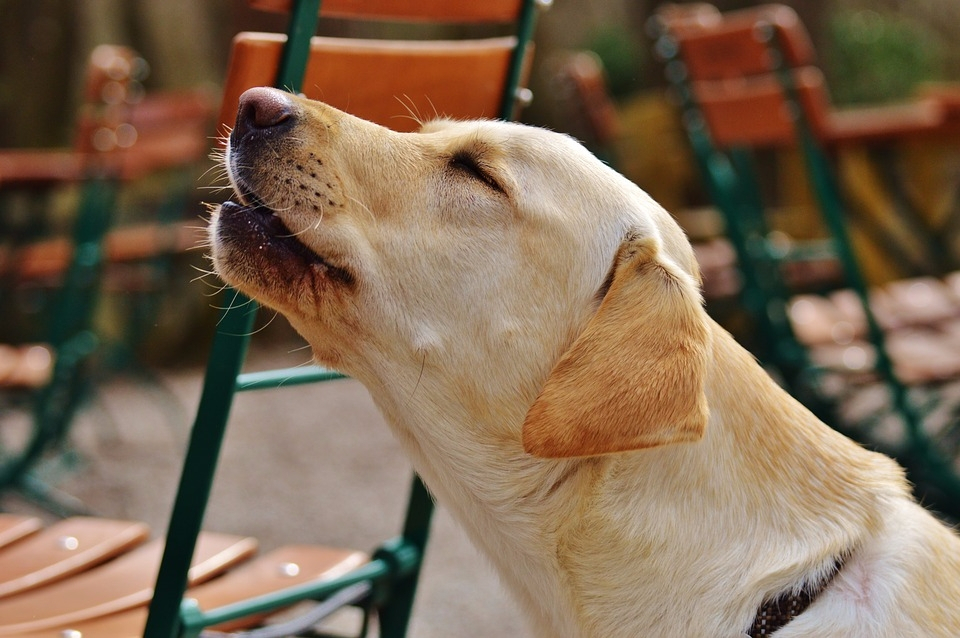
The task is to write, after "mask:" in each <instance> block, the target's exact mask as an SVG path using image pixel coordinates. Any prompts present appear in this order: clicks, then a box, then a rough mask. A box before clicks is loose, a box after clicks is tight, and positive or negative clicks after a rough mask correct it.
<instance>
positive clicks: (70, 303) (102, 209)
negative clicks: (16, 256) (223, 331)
mask: <svg viewBox="0 0 960 638" xmlns="http://www.w3.org/2000/svg"><path fill="white" fill-rule="evenodd" d="M142 62H143V61H142V60H140V59H139V58H138V57H136V54H135V52H133V51H132V50H130V49H127V48H125V47H117V46H111V45H103V46H100V47H98V48H97V49H95V50H94V52H93V53H92V54H91V63H90V67H89V70H88V77H87V87H86V98H85V103H84V105H83V108H82V110H81V116H80V119H79V122H78V132H77V141H76V144H75V147H74V149H71V150H67V151H49V152H48V151H13V152H9V153H7V154H6V156H5V157H6V159H7V161H8V164H9V165H10V166H11V174H9V175H7V174H2V173H0V180H2V181H3V182H4V186H7V185H10V186H12V187H15V188H19V187H23V188H27V189H37V188H41V189H49V188H51V187H54V186H57V185H61V184H63V183H79V185H80V193H79V202H78V205H77V209H76V216H75V219H74V226H73V232H72V234H71V238H70V244H71V248H72V254H71V256H70V258H69V262H68V263H67V265H66V268H65V271H64V272H63V275H62V277H61V279H60V281H59V282H58V285H57V289H56V292H55V295H54V299H53V301H52V303H51V304H50V305H49V307H48V308H47V309H46V310H45V317H46V325H44V326H43V336H44V337H45V343H44V345H45V346H46V347H49V349H50V350H51V354H52V358H53V362H54V363H53V369H52V374H51V377H50V380H49V381H48V382H47V383H46V384H44V385H43V386H42V387H40V388H39V389H38V390H37V391H36V392H35V393H34V396H33V398H32V405H33V410H32V427H31V431H30V433H29V435H28V437H27V440H26V441H25V442H24V443H23V444H22V445H21V446H20V447H19V448H18V449H16V450H9V449H8V450H3V449H0V492H2V491H3V490H7V489H18V490H20V491H21V492H24V493H26V495H27V496H28V497H29V498H31V500H34V501H36V502H38V503H40V504H41V505H43V506H44V507H46V508H47V509H51V510H53V511H55V512H58V513H61V514H63V513H67V512H68V511H69V509H70V507H75V506H76V504H70V505H67V504H65V503H63V502H61V501H60V500H59V497H57V496H54V493H53V492H51V491H50V490H49V488H48V486H46V485H44V484H43V483H42V482H40V481H39V480H36V479H35V478H33V477H32V476H31V474H30V470H31V469H33V468H34V467H35V466H36V464H37V462H38V461H39V459H40V458H41V457H42V456H43V455H44V454H45V453H46V452H47V451H48V450H50V449H51V448H54V447H55V446H57V445H58V444H59V443H61V442H62V440H63V438H64V436H65V434H66V432H67V430H68V427H69V424H70V422H71V421H72V419H73V417H74V415H75V412H76V410H77V408H78V405H79V403H80V400H81V398H82V395H83V390H84V388H85V386H86V385H87V379H86V375H85V374H84V372H85V368H86V366H85V363H86V362H87V361H88V359H89V357H90V355H91V354H93V353H94V352H95V351H96V349H97V347H98V344H99V341H100V340H99V338H98V336H97V335H96V334H95V332H94V330H93V316H94V311H95V308H96V306H97V302H98V299H99V296H100V295H99V293H100V290H101V283H102V275H103V267H104V262H105V250H104V249H105V246H104V241H105V238H106V236H107V232H108V231H109V230H110V228H111V225H112V223H113V217H114V213H115V211H116V208H117V198H118V195H119V193H120V189H121V186H122V184H123V183H125V182H127V181H129V180H131V179H135V178H137V177H140V176H142V175H143V174H145V173H147V172H149V171H152V170H155V169H160V168H167V167H169V166H170V165H173V164H175V163H176V162H177V161H179V160H180V158H181V157H182V155H181V152H186V153H187V154H190V152H191V149H184V148H183V147H180V146H176V148H175V152H174V153H173V154H168V153H167V152H166V151H164V153H163V154H157V153H154V152H152V151H153V149H148V150H146V151H143V150H142V146H141V145H139V142H140V140H139V139H138V140H137V142H132V143H127V144H108V143H105V142H104V141H101V142H100V143H99V144H98V142H97V141H96V138H97V136H98V135H101V136H102V135H103V134H107V135H108V139H110V138H109V136H110V135H114V136H115V135H118V134H119V135H122V133H123V132H124V129H126V131H128V132H129V131H134V130H136V127H135V126H134V123H140V124H148V125H155V124H156V123H157V121H154V120H155V119H156V118H154V117H153V116H152V115H151V116H150V117H148V118H147V120H145V121H144V122H137V121H135V120H134V119H133V118H134V116H135V113H136V110H137V108H138V103H139V102H140V100H141V99H142V95H143V91H142V87H141V85H140V81H141V80H142V79H143V78H142V75H143V72H144V70H145V69H146V66H145V64H143V63H142ZM108 89H109V90H108ZM159 117H161V118H162V117H165V115H163V114H159ZM141 119H142V118H141ZM146 138H147V140H148V142H147V143H148V144H149V140H151V139H155V138H154V137H151V135H147V136H146ZM196 151H199V146H197V147H196V148H195V149H193V152H194V154H196Z"/></svg>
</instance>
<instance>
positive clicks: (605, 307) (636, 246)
mask: <svg viewBox="0 0 960 638" xmlns="http://www.w3.org/2000/svg"><path fill="white" fill-rule="evenodd" d="M709 348H710V332H709V329H708V327H707V324H706V320H705V312H704V310H703V308H702V307H701V302H700V293H699V290H698V287H697V286H696V284H695V282H694V279H693V278H692V277H691V276H690V275H688V274H687V273H685V272H683V271H682V270H681V269H680V268H679V267H678V266H677V265H676V264H674V263H673V262H671V261H670V260H669V259H665V258H663V257H661V256H660V254H659V241H658V240H657V239H656V238H653V237H649V236H647V237H642V238H636V237H629V238H628V239H627V240H625V241H624V244H623V245H622V246H621V248H620V251H619V253H618V255H617V261H616V263H615V266H614V271H613V278H612V283H611V285H610V289H609V291H608V292H607V294H606V295H605V296H604V298H603V301H602V302H601V304H600V308H599V310H598V311H597V313H596V315H594V317H593V318H592V319H591V320H590V321H589V323H588V324H587V326H586V328H585V329H584V330H583V332H582V333H581V334H580V335H579V336H578V337H577V338H576V340H575V341H574V342H573V345H572V346H571V347H570V349H569V350H567V352H565V353H564V354H563V356H562V357H561V358H560V361H559V362H558V363H557V365H556V367H555V368H554V369H553V371H552V372H551V373H550V376H549V378H548V379H547V382H546V385H545V386H544V388H543V390H542V391H541V392H540V396H539V397H537V400H536V401H535V402H534V403H533V406H532V407H531V408H530V410H529V412H527V417H526V420H525V421H524V424H523V447H524V449H525V450H526V451H527V452H528V453H530V454H533V455H536V456H540V457H546V458H562V457H574V456H590V455H596V454H607V453H612V452H626V451H629V450H639V449H642V448H649V447H655V446H659V445H666V444H669V443H680V442H688V441H696V440H699V439H700V438H702V436H703V433H704V430H705V428H706V423H707V402H706V396H705V394H704V379H705V376H706V368H707V357H708V354H709V353H708V351H709Z"/></svg>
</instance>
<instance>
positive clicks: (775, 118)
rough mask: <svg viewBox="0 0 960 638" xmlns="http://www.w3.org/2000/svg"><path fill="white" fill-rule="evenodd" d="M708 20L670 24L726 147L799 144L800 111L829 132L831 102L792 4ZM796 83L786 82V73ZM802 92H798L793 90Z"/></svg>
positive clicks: (716, 139) (690, 79)
mask: <svg viewBox="0 0 960 638" xmlns="http://www.w3.org/2000/svg"><path fill="white" fill-rule="evenodd" d="M708 15H709V16H710V17H709V18H708V19H706V20H695V19H691V16H690V15H686V16H685V18H686V19H674V20H669V21H665V22H664V25H665V28H666V29H667V30H668V31H669V33H670V34H671V37H672V38H673V40H674V42H676V43H678V44H680V48H679V56H678V59H679V60H681V61H682V62H683V68H684V72H685V73H686V78H685V82H686V83H687V84H688V85H689V87H690V91H691V92H692V97H693V99H694V100H695V101H696V103H697V106H698V107H699V109H700V111H701V112H702V115H703V117H704V119H705V120H706V125H707V128H708V129H709V131H710V135H711V138H712V141H713V143H714V144H715V145H717V146H718V147H720V148H728V147H731V146H737V145H750V146H784V145H795V144H796V143H797V137H796V135H797V121H798V118H799V117H801V115H800V114H799V113H797V112H796V111H795V105H794V104H793V103H792V102H793V100H794V99H796V100H797V101H798V103H799V105H800V106H801V107H802V108H803V117H805V118H806V120H807V123H808V124H809V125H810V126H811V128H812V130H813V131H814V132H815V133H822V131H823V130H824V127H825V119H826V114H827V111H828V108H829V98H828V96H827V90H826V84H825V82H824V79H823V74H822V73H821V72H820V70H819V69H818V68H817V67H816V66H814V62H815V53H814V49H813V45H812V43H811V41H810V38H809V35H808V34H807V32H806V30H805V29H804V27H803V24H802V23H801V22H800V20H799V18H798V17H797V14H796V13H795V12H794V11H793V9H791V8H789V7H786V6H783V5H761V6H759V7H754V8H751V9H745V10H742V11H736V12H731V13H729V14H725V15H723V16H719V15H717V14H708ZM784 73H787V74H788V75H790V76H792V77H791V83H792V85H793V86H792V88H788V87H786V86H785V85H784V77H783V74H784ZM790 91H795V92H796V94H795V95H791V94H790V93H789V92H790Z"/></svg>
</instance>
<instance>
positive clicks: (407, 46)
mask: <svg viewBox="0 0 960 638" xmlns="http://www.w3.org/2000/svg"><path fill="white" fill-rule="evenodd" d="M530 4H531V3H529V2H524V1H523V0H496V1H492V2H482V3H480V2H477V3H467V2H442V1H438V0H434V1H432V2H412V1H409V2H395V1H388V0H377V1H373V2H358V1H356V0H333V1H330V0H328V1H327V2H323V4H322V5H321V12H322V15H325V16H336V17H341V18H354V19H359V18H363V19H380V20H392V21H400V22H414V23H423V22H430V23H435V24H436V23H440V24H450V25H457V24H484V23H487V24H504V23H506V24H511V23H518V22H522V21H527V22H530V20H531V18H530V17H529V16H526V17H525V16H524V13H525V12H526V13H527V14H529V12H530V7H528V6H526V5H530ZM251 5H252V6H254V7H255V8H260V9H266V10H286V9H289V7H290V5H291V0H253V1H252V2H251ZM522 28H523V27H522V26H521V29H522ZM529 37H530V34H529V27H528V30H527V33H515V34H512V35H508V36H504V37H495V38H483V39H472V40H430V41H422V40H402V41H400V40H373V39H355V38H326V37H313V38H311V39H310V45H309V55H308V57H307V59H306V63H305V65H304V70H303V74H302V76H301V77H299V78H298V79H299V86H298V87H292V88H294V89H295V90H296V91H297V92H301V93H303V94H304V95H306V96H307V97H309V98H311V99H317V100H322V101H324V102H326V103H328V104H330V105H331V106H334V107H336V108H339V109H342V110H347V111H349V112H350V113H352V114H354V115H357V116H358V117H362V118H364V119H368V120H371V121H373V122H376V123H378V124H381V125H383V126H387V127H389V128H393V129H396V130H405V131H409V130H414V129H416V128H417V127H418V126H419V123H418V122H417V118H420V117H423V118H426V119H429V118H431V117H434V116H446V117H453V118H483V117H486V118H494V117H500V118H504V119H511V118H512V117H513V115H514V112H515V105H516V102H517V100H518V97H519V96H518V95H517V94H516V93H515V91H516V90H517V89H519V88H520V87H519V85H520V82H519V78H520V76H521V75H523V76H525V75H526V73H527V71H528V70H529V69H528V65H527V61H528V60H529V54H530V52H531V51H532V47H528V46H527V44H528V40H529ZM287 39H288V36H285V35H281V34H267V33H240V34H238V35H237V36H236V37H235V38H234V41H233V46H232V49H231V60H230V64H229V71H228V73H227V79H226V83H225V88H224V97H223V103H222V110H221V114H220V121H221V123H222V124H225V125H227V126H230V125H232V123H233V119H234V118H235V115H236V111H237V103H238V100H239V97H240V94H241V93H242V92H243V91H244V90H246V89H248V88H251V87H254V86H268V85H278V86H280V87H281V88H291V87H288V86H286V85H285V82H284V81H283V80H278V78H277V68H278V67H279V65H280V62H281V58H282V56H283V55H284V54H285V51H286V48H285V45H286V43H287ZM358 78H361V80H360V81H358ZM467 78H469V81H467ZM505 84H509V85H511V86H513V87H514V88H513V89H510V90H507V91H505V90H504V85H505ZM411 114H412V115H413V117H410V115H411Z"/></svg>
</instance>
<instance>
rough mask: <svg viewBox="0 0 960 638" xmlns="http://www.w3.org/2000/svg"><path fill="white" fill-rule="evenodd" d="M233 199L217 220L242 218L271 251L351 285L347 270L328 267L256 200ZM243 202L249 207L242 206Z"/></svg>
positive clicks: (224, 205)
mask: <svg viewBox="0 0 960 638" xmlns="http://www.w3.org/2000/svg"><path fill="white" fill-rule="evenodd" d="M236 195H237V197H236V201H234V200H232V199H231V200H227V201H225V202H223V203H222V204H221V205H220V216H221V217H223V216H227V217H233V218H238V217H242V218H243V219H244V220H246V221H247V222H248V223H250V224H252V225H253V227H254V228H256V229H257V230H258V231H259V233H260V234H262V236H263V237H264V238H266V239H267V240H268V241H269V242H270V244H271V245H272V246H274V247H275V248H277V249H280V250H283V251H284V252H286V253H287V254H289V255H292V256H295V257H298V258H299V259H300V260H302V261H304V262H306V263H307V264H309V265H312V266H317V267H320V268H322V269H323V270H325V271H326V272H327V273H328V274H329V275H330V276H332V277H334V278H335V279H338V280H340V281H342V282H344V283H347V284H352V283H353V281H354V277H353V274H352V273H351V272H350V271H349V270H347V269H346V268H344V267H342V266H339V265H336V264H333V263H331V261H330V260H329V259H328V258H326V257H324V256H322V255H320V254H318V253H317V252H316V251H315V250H313V249H312V248H310V247H309V246H307V245H306V244H304V243H303V242H302V241H300V239H298V238H297V235H296V233H294V232H293V231H291V230H290V227H289V226H287V225H286V223H285V222H284V221H283V219H282V218H281V217H280V215H278V214H277V213H276V211H274V210H273V209H271V208H269V207H267V206H264V205H263V204H261V203H259V202H257V200H256V198H255V197H253V196H251V195H248V196H247V197H241V196H240V194H239V193H237V194H236ZM248 198H249V199H248ZM244 200H246V201H247V202H250V203H246V202H245V201H244ZM248 228H249V227H248Z"/></svg>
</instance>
